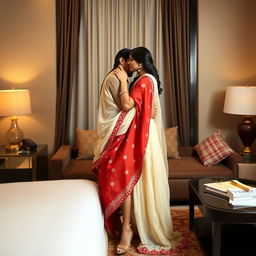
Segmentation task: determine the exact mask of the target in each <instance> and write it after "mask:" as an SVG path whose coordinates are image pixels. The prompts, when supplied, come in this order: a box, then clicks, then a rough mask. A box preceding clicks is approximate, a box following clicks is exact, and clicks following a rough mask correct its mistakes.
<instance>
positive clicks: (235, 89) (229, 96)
mask: <svg viewBox="0 0 256 256" xmlns="http://www.w3.org/2000/svg"><path fill="white" fill-rule="evenodd" d="M223 112H225V113H228V114H234V115H243V121H242V122H241V123H240V124H238V127H237V130H238V134H239V137H240V139H241V141H242V143H243V145H244V148H243V150H242V154H252V149H251V146H252V144H253V142H254V140H255V138H256V126H255V123H254V122H253V119H252V116H255V115H256V86H248V85H246V86H229V87H227V88H226V95H225V103H224V109H223Z"/></svg>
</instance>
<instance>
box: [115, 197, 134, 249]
mask: <svg viewBox="0 0 256 256" xmlns="http://www.w3.org/2000/svg"><path fill="white" fill-rule="evenodd" d="M131 208H132V198H131V195H129V196H128V197H127V198H126V199H125V201H124V203H123V204H122V207H121V209H122V215H123V225H122V234H121V239H120V242H119V245H118V246H117V253H118V254H120V253H124V252H125V251H126V250H127V249H128V248H129V246H130V243H131V239H132V235H133V232H132V229H131Z"/></svg>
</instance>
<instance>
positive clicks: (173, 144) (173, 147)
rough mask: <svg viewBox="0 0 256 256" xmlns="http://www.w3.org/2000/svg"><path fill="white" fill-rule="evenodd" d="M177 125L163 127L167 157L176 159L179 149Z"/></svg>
mask: <svg viewBox="0 0 256 256" xmlns="http://www.w3.org/2000/svg"><path fill="white" fill-rule="evenodd" d="M177 134H178V127H177V126H175V127H171V128H167V129H165V138H166V147H167V157H168V158H174V159H178V158H180V156H179V149H178V141H177Z"/></svg>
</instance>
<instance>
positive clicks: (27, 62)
mask: <svg viewBox="0 0 256 256" xmlns="http://www.w3.org/2000/svg"><path fill="white" fill-rule="evenodd" d="M0 37H1V40H0V89H11V88H16V89H19V88H20V89H23V88H25V89H30V92H31V103H32V112H33V113H32V114H30V115H27V116H21V117H20V118H19V125H20V127H21V128H22V130H23V132H24V134H25V137H29V138H31V139H33V140H35V141H36V142H37V143H39V144H48V146H49V152H50V153H51V152H52V148H53V138H54V125H55V93H56V91H55V88H56V78H55V77H56V67H55V59H56V56H55V1H53V0H24V1H20V0H12V1H5V0H0ZM0 104H1V103H0ZM9 126H10V121H9V118H8V117H0V144H5V139H4V134H5V132H6V131H7V129H8V128H9Z"/></svg>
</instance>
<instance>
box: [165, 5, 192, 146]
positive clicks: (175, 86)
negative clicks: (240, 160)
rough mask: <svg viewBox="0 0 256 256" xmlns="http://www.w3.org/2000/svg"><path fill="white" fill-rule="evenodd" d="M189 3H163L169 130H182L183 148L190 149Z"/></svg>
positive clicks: (180, 134)
mask: <svg viewBox="0 0 256 256" xmlns="http://www.w3.org/2000/svg"><path fill="white" fill-rule="evenodd" d="M189 4H190V1H189V0H170V1H169V0H162V17H163V44H164V45H163V49H164V53H165V54H164V56H165V59H164V76H165V83H166V85H167V84H169V86H165V90H166V93H165V96H166V97H167V98H166V100H165V101H166V105H165V108H166V111H167V112H169V113H170V114H169V115H168V116H167V120H166V123H167V125H168V126H178V127H179V139H180V145H183V146H188V145H190V139H191V138H190V129H191V127H190V109H189V108H190V98H189V93H190V91H189V84H190V74H189V72H190V68H189V61H190V19H189Z"/></svg>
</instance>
